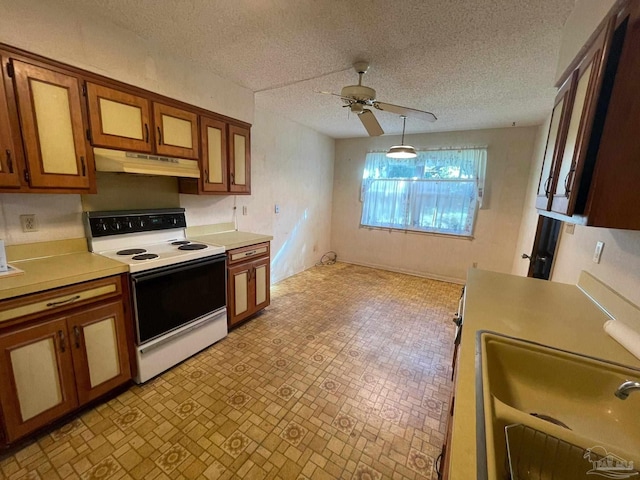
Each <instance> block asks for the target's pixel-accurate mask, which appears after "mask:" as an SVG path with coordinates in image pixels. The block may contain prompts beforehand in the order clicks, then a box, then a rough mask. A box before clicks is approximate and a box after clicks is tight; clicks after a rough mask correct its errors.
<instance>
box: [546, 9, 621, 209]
mask: <svg viewBox="0 0 640 480" xmlns="http://www.w3.org/2000/svg"><path fill="white" fill-rule="evenodd" d="M614 27H615V18H611V20H610V22H609V24H608V27H607V28H604V29H603V30H602V32H601V33H600V35H599V36H598V38H597V39H596V40H595V42H594V43H593V45H592V46H591V47H590V48H589V50H588V51H587V53H586V54H585V55H584V58H583V60H582V61H581V62H580V64H579V65H578V67H577V68H576V72H575V75H576V77H577V82H576V86H575V93H574V95H573V106H572V108H571V112H570V117H569V119H568V130H567V138H566V140H565V142H564V148H563V149H562V151H561V153H560V156H559V157H558V162H559V163H558V167H557V168H558V181H557V182H556V187H555V189H554V194H553V202H552V205H551V210H552V211H554V212H558V213H562V214H565V215H572V214H573V210H574V207H575V204H576V198H577V191H576V190H577V187H578V185H579V184H580V178H581V175H582V171H583V168H584V164H585V160H586V157H587V149H588V146H589V140H590V138H591V131H592V126H593V122H594V117H595V111H596V103H597V99H598V96H599V93H600V89H601V86H602V79H603V76H604V70H605V65H606V56H607V54H608V51H609V44H610V43H611V38H612V36H613V31H614ZM567 113H569V112H568V111H567Z"/></svg>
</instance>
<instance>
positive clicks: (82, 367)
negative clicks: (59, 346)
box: [68, 302, 131, 405]
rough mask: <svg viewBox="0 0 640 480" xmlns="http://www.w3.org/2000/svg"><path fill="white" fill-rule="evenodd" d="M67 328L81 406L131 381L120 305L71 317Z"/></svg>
mask: <svg viewBox="0 0 640 480" xmlns="http://www.w3.org/2000/svg"><path fill="white" fill-rule="evenodd" d="M68 325H69V334H70V335H71V344H72V349H71V350H72V352H73V365H74V370H75V373H76V386H77V390H78V402H79V403H80V405H82V404H84V403H87V402H89V401H91V400H94V399H95V398H97V397H99V396H101V395H104V394H105V393H107V392H109V391H110V390H113V389H114V388H115V387H117V386H119V385H122V384H123V383H125V382H126V381H127V380H129V379H130V378H131V369H130V367H129V355H128V353H127V352H128V350H127V339H126V331H125V323H124V314H123V312H122V304H121V303H120V302H115V303H110V304H108V305H104V306H101V307H97V308H94V309H92V310H89V311H86V312H83V313H80V314H77V315H74V316H73V317H69V318H68Z"/></svg>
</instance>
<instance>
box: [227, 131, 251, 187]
mask: <svg viewBox="0 0 640 480" xmlns="http://www.w3.org/2000/svg"><path fill="white" fill-rule="evenodd" d="M229 192H231V193H251V134H250V131H249V129H248V128H243V127H237V126H235V125H229Z"/></svg>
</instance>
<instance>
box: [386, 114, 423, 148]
mask: <svg viewBox="0 0 640 480" xmlns="http://www.w3.org/2000/svg"><path fill="white" fill-rule="evenodd" d="M400 116H401V117H402V140H401V142H400V143H401V145H394V146H393V147H391V148H390V149H389V151H388V152H387V157H389V158H416V157H417V156H418V153H417V152H416V149H415V148H413V147H412V146H411V145H405V144H404V127H405V125H406V123H407V116H406V115H400Z"/></svg>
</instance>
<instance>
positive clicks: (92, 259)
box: [0, 238, 128, 300]
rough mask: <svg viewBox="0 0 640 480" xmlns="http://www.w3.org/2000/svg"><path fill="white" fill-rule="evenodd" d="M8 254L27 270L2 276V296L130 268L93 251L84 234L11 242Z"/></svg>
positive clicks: (25, 292) (3, 297)
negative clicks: (48, 240) (71, 236)
mask: <svg viewBox="0 0 640 480" xmlns="http://www.w3.org/2000/svg"><path fill="white" fill-rule="evenodd" d="M7 257H8V260H9V263H10V264H11V265H12V266H14V267H16V268H18V269H20V270H22V271H23V272H24V273H20V274H17V275H12V276H8V277H0V300H4V299H7V298H12V297H18V296H20V295H27V294H30V293H36V292H42V291H45V290H49V289H52V288H58V287H64V286H67V285H73V284H74V283H80V282H85V281H88V280H95V279H97V278H103V277H109V276H111V275H119V274H121V273H125V272H127V271H128V268H127V265H125V264H124V263H120V262H117V261H115V260H110V259H108V258H106V257H102V256H100V255H96V254H93V253H90V252H89V251H88V250H87V243H86V240H85V239H84V238H79V239H71V240H62V241H55V242H42V243H33V244H28V245H16V246H13V247H12V246H8V247H7Z"/></svg>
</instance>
